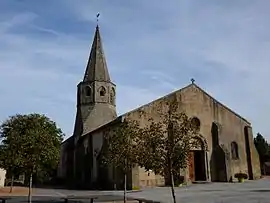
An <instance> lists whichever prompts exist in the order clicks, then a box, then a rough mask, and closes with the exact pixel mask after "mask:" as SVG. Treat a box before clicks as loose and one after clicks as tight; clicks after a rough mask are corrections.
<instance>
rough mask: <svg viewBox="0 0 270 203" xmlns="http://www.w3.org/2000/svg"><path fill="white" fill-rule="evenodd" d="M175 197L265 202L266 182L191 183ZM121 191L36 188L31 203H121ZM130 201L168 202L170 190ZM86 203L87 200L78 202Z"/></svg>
mask: <svg viewBox="0 0 270 203" xmlns="http://www.w3.org/2000/svg"><path fill="white" fill-rule="evenodd" d="M175 191H176V198H177V202H179V203H269V202H270V180H267V179H262V180H257V181H247V182H245V183H208V184H194V185H191V186H187V187H181V188H176V189H175ZM122 194H123V192H122V191H78V190H64V189H36V193H35V197H33V200H34V201H33V203H35V202H39V203H43V202H44V203H45V202H63V201H60V198H61V197H64V196H66V195H75V196H90V195H99V196H100V198H99V199H98V200H97V202H107V201H110V202H112V200H113V199H114V200H118V201H119V200H121V199H122ZM128 197H130V198H145V199H151V200H157V201H162V202H172V198H171V191H170V188H167V187H160V188H147V189H144V190H143V191H138V192H128ZM25 200H26V198H25V197H24V198H19V199H18V198H17V199H14V200H11V201H8V203H9V202H10V203H12V202H25ZM81 202H89V201H81Z"/></svg>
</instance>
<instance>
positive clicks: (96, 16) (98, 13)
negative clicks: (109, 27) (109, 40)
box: [96, 13, 100, 24]
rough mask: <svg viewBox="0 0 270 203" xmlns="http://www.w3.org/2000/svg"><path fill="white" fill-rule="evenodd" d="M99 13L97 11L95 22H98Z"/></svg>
mask: <svg viewBox="0 0 270 203" xmlns="http://www.w3.org/2000/svg"><path fill="white" fill-rule="evenodd" d="M99 16H100V13H97V15H96V18H97V24H98V19H99Z"/></svg>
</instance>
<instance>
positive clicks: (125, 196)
mask: <svg viewBox="0 0 270 203" xmlns="http://www.w3.org/2000/svg"><path fill="white" fill-rule="evenodd" d="M126 202H127V173H125V174H124V203H126Z"/></svg>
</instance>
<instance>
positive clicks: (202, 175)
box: [189, 150, 206, 182]
mask: <svg viewBox="0 0 270 203" xmlns="http://www.w3.org/2000/svg"><path fill="white" fill-rule="evenodd" d="M205 160H206V159H205V151H204V150H194V151H191V152H190V155H189V178H190V180H191V181H192V182H194V181H206V164H205Z"/></svg>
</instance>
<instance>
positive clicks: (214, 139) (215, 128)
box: [211, 122, 219, 147]
mask: <svg viewBox="0 0 270 203" xmlns="http://www.w3.org/2000/svg"><path fill="white" fill-rule="evenodd" d="M211 134H212V146H213V147H216V146H218V145H219V135H218V134H219V133H218V126H217V124H216V123H214V122H213V123H212V128H211Z"/></svg>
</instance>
